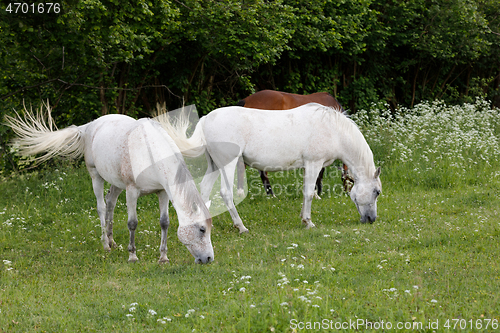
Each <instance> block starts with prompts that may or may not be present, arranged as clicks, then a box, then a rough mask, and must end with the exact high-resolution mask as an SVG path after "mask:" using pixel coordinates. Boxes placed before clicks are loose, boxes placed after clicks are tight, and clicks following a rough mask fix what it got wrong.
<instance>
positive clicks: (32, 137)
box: [6, 106, 214, 263]
mask: <svg viewBox="0 0 500 333" xmlns="http://www.w3.org/2000/svg"><path fill="white" fill-rule="evenodd" d="M47 109H48V126H47V122H46V121H45V119H44V117H43V116H42V115H41V113H38V114H37V115H36V116H35V115H34V114H33V113H30V112H27V115H25V117H24V118H21V117H19V115H18V117H17V118H13V117H6V121H7V124H8V125H9V126H10V127H11V128H12V129H13V130H14V131H15V133H16V134H17V135H18V137H19V138H18V139H17V142H16V143H15V144H16V145H17V146H18V147H19V148H20V153H21V154H22V155H26V156H28V155H34V154H39V153H44V152H45V155H43V156H41V157H39V158H38V159H39V160H46V159H49V158H50V157H52V156H55V155H61V156H67V157H71V158H76V157H79V156H82V155H84V156H85V163H86V165H87V169H88V171H89V173H90V176H91V178H92V186H93V189H94V194H95V196H96V199H97V212H98V214H99V219H100V221H101V229H102V238H101V240H102V243H103V246H104V250H106V251H110V250H111V247H116V243H115V241H114V240H113V211H114V208H115V205H116V201H117V199H118V195H119V194H120V193H121V192H122V191H123V190H124V189H125V190H126V195H127V211H128V229H129V232H130V242H129V245H128V251H129V262H135V261H136V260H138V258H137V255H136V248H135V230H136V228H137V211H136V206H137V199H138V198H139V196H142V195H145V194H149V193H156V194H157V195H158V199H159V201H160V227H161V243H160V259H159V262H160V263H164V262H168V261H169V260H168V258H167V230H168V226H169V218H168V203H169V200H172V204H173V206H174V208H175V210H176V211H177V215H178V218H179V228H178V230H177V235H178V237H179V240H180V241H181V242H182V243H183V244H184V245H185V246H186V247H187V248H188V250H189V252H191V254H192V255H193V256H194V257H195V262H196V263H208V262H211V261H212V260H213V259H214V251H213V247H212V242H211V240H210V231H211V228H212V219H211V217H210V214H209V212H208V209H207V208H206V206H205V204H204V203H203V200H202V199H201V196H200V194H199V192H198V190H197V189H196V185H195V183H194V181H193V179H192V177H191V174H190V173H189V171H188V169H187V167H186V164H185V163H184V159H183V158H182V155H181V153H180V151H179V149H178V148H177V146H176V145H175V143H174V142H173V140H172V139H171V138H170V137H169V136H168V134H167V133H166V131H165V130H164V129H163V128H162V127H161V126H160V125H159V124H158V123H157V122H156V121H153V120H151V119H140V120H135V119H133V118H130V117H128V116H124V115H107V116H103V117H100V118H98V119H96V120H94V121H92V122H90V123H88V124H85V125H82V126H70V127H68V128H65V129H62V130H57V128H56V127H55V125H54V122H53V120H52V118H51V117H50V108H49V107H48V106H47ZM104 181H107V182H108V183H110V184H111V188H110V189H109V192H108V194H107V195H106V198H104V193H103V191H104Z"/></svg>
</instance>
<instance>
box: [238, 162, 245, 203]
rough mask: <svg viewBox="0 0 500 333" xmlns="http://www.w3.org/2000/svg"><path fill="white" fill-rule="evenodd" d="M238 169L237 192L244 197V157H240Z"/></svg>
mask: <svg viewBox="0 0 500 333" xmlns="http://www.w3.org/2000/svg"><path fill="white" fill-rule="evenodd" d="M236 169H237V170H238V192H237V195H238V196H240V197H242V196H244V195H245V190H244V189H243V187H244V183H243V180H244V179H245V162H244V161H243V157H240V158H239V159H238V164H237V166H236Z"/></svg>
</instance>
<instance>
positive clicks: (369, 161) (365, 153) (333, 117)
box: [317, 105, 375, 174]
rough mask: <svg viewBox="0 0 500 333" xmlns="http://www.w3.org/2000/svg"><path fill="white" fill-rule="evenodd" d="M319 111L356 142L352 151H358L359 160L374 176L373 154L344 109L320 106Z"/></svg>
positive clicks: (343, 134)
mask: <svg viewBox="0 0 500 333" xmlns="http://www.w3.org/2000/svg"><path fill="white" fill-rule="evenodd" d="M317 111H323V113H324V115H325V116H327V117H328V118H329V121H331V122H332V123H334V124H336V128H337V129H338V130H339V132H340V133H341V135H342V136H346V137H350V138H351V139H352V140H353V141H354V142H353V144H352V147H351V149H356V150H357V154H358V156H357V158H358V159H359V160H360V161H361V162H362V163H363V165H365V166H368V168H367V169H366V170H367V171H368V172H369V173H371V174H374V172H375V164H374V162H373V152H372V151H371V149H370V146H369V145H368V143H367V142H366V139H365V137H364V136H363V134H362V133H361V130H360V129H359V127H358V125H357V124H356V123H355V122H354V121H353V120H352V119H351V118H349V117H348V116H347V115H346V114H345V113H344V112H343V109H342V108H334V107H329V106H323V105H318V108H317ZM372 169H373V170H372Z"/></svg>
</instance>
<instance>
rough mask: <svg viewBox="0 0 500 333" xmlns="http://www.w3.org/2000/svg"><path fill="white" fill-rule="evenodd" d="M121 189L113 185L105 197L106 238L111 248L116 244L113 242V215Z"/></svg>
mask: <svg viewBox="0 0 500 333" xmlns="http://www.w3.org/2000/svg"><path fill="white" fill-rule="evenodd" d="M122 191H123V190H122V189H121V188H118V187H116V186H114V185H111V187H110V188H109V191H108V194H107V195H106V198H105V200H106V229H107V230H106V231H107V232H106V234H107V236H108V242H109V246H110V247H111V248H115V247H116V243H115V241H114V240H113V213H114V210H115V206H116V201H117V200H118V196H119V195H120V193H122Z"/></svg>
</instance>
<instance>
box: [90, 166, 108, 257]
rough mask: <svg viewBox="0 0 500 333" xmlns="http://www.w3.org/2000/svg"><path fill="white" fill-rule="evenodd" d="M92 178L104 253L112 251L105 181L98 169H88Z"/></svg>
mask: <svg viewBox="0 0 500 333" xmlns="http://www.w3.org/2000/svg"><path fill="white" fill-rule="evenodd" d="M88 170H89V173H90V177H91V178H92V188H93V190H94V195H95V198H96V201H97V214H98V215H99V220H100V221H101V242H102V246H103V248H104V251H108V252H109V251H111V248H110V247H109V239H108V234H107V231H106V202H104V179H103V178H102V177H101V175H99V173H98V172H97V170H96V168H91V167H89V168H88Z"/></svg>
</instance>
